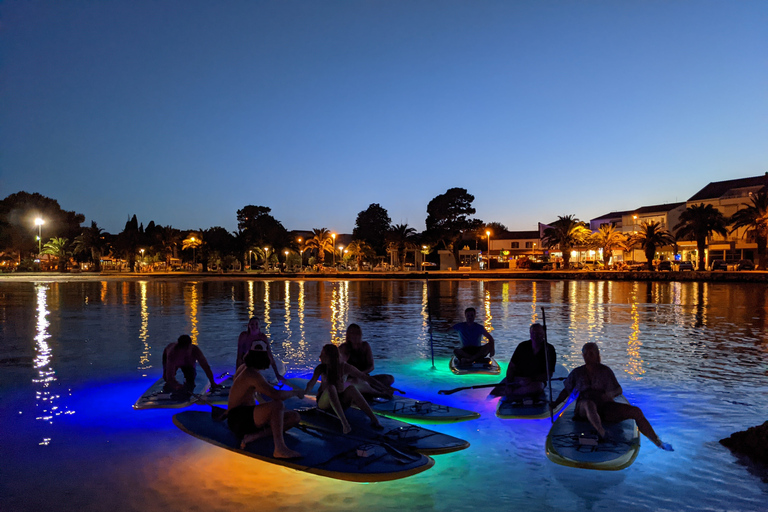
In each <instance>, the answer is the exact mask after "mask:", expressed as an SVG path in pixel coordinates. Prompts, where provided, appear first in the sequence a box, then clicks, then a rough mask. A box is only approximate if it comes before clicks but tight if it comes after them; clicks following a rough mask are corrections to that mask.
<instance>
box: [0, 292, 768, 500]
mask: <svg viewBox="0 0 768 512" xmlns="http://www.w3.org/2000/svg"><path fill="white" fill-rule="evenodd" d="M0 292H1V293H0V318H3V325H2V327H1V328H2V333H3V340H2V343H1V344H0V361H1V362H2V366H3V368H2V371H0V392H1V393H2V396H3V397H4V403H3V404H0V406H2V407H3V408H2V410H1V411H2V416H0V421H2V430H3V432H9V433H10V436H11V437H10V439H9V441H8V442H4V443H3V444H2V445H0V450H2V454H0V455H2V460H3V461H4V465H5V467H14V468H15V472H16V473H17V474H18V476H19V479H18V480H15V481H14V482H12V483H11V484H9V483H8V482H2V480H4V479H0V485H2V486H4V487H0V496H8V497H9V498H8V499H9V500H10V503H11V504H12V505H14V507H12V508H9V510H11V509H13V510H33V509H34V505H37V506H40V500H42V499H44V498H45V497H46V494H51V495H57V494H61V493H63V492H67V493H69V494H68V495H71V496H74V497H75V498H77V499H76V500H75V502H77V503H78V504H79V508H78V509H82V510H100V509H103V508H114V509H115V510H116V511H119V510H138V509H141V510H182V509H185V507H184V506H187V508H199V509H206V510H207V509H210V510H227V509H232V508H238V507H240V506H242V507H246V506H248V504H252V503H254V502H257V503H260V504H264V506H265V509H270V508H278V507H279V506H282V507H283V508H285V509H286V510H313V511H315V512H321V511H324V510H334V511H336V510H359V509H360V508H367V509H370V510H385V509H394V508H409V507H404V506H403V505H402V504H403V503H408V504H412V505H413V507H412V508H417V507H421V508H425V509H433V508H434V509H440V510H447V509H451V510H468V509H473V508H475V505H476V504H477V502H476V500H472V503H471V504H470V503H468V502H467V499H466V489H467V488H470V489H485V488H487V485H488V482H501V483H503V485H499V486H498V487H497V488H495V489H496V490H495V491H494V492H491V493H488V494H483V500H484V503H485V504H486V505H487V509H489V510H491V509H501V508H509V507H513V506H518V507H520V506H525V507H526V508H527V509H529V510H551V509H573V510H578V509H589V508H595V509H606V508H617V509H624V510H644V509H657V510H700V509H710V510H722V509H728V508H730V509H733V510H758V509H760V508H761V506H762V503H763V501H764V498H765V495H766V493H767V492H768V484H765V483H761V482H760V480H759V479H758V478H756V477H753V476H752V475H750V473H749V471H748V469H747V468H745V467H743V466H740V465H739V464H737V463H735V462H734V459H733V457H732V456H731V455H730V453H729V452H727V450H725V449H724V448H722V447H721V446H720V445H719V444H718V443H717V440H718V439H720V438H722V437H725V436H727V435H728V434H730V433H731V432H733V431H734V430H740V429H744V428H746V427H748V426H752V425H756V424H758V423H762V421H764V419H765V415H766V411H768V398H767V397H766V392H767V391H768V387H766V376H767V375H768V365H767V364H766V358H767V357H768V355H767V354H766V349H767V348H768V336H767V335H766V330H765V327H766V318H767V317H768V313H767V311H766V303H767V302H768V301H767V300H766V297H767V295H766V294H767V293H768V292H766V287H764V286H762V285H749V284H728V285H726V284H712V283H645V282H636V283H629V282H615V283H614V282H581V281H579V282H566V281H535V282H534V281H501V280H499V281H473V280H460V281H447V280H445V281H435V280H430V282H429V285H427V284H426V283H425V282H424V281H373V282H371V281H328V282H326V281H285V282H282V281H273V282H262V281H213V280H211V281H206V280H198V281H194V282H192V281H190V282H183V281H153V280H150V281H138V282H120V281H101V282H96V281H95V282H73V283H47V284H42V283H41V284H32V283H12V284H11V283H2V282H0ZM470 305H472V306H475V307H476V308H477V310H478V317H479V318H478V320H479V321H482V322H483V323H484V324H485V325H486V327H487V328H488V329H489V331H490V330H493V335H494V337H495V338H496V343H497V353H498V358H499V360H500V361H501V362H503V363H506V361H508V359H509V357H510V356H511V354H512V352H513V351H514V348H515V346H516V344H517V343H518V342H519V341H522V340H523V339H526V338H527V334H528V326H529V325H530V323H532V322H535V321H540V315H539V312H540V311H541V307H544V308H545V310H546V319H547V328H548V339H549V341H550V343H553V344H554V345H555V347H556V348H557V351H558V360H559V361H560V362H561V363H563V364H565V365H566V366H569V367H573V366H575V365H577V364H581V360H580V349H581V345H582V344H583V343H585V342H587V341H596V342H598V343H599V344H600V346H601V350H602V355H603V362H605V363H606V364H608V365H610V366H611V367H612V368H613V369H614V370H615V372H616V374H617V377H618V378H619V380H620V382H621V383H622V385H623V386H624V389H625V392H626V394H627V396H628V397H629V398H630V400H631V401H632V402H633V403H636V404H637V405H640V406H641V407H642V408H643V409H644V410H645V412H646V415H647V416H648V417H649V419H650V420H651V421H652V422H653V424H654V426H655V428H656V430H657V431H658V432H659V433H660V434H661V435H662V437H663V438H665V440H668V441H670V442H672V443H673V444H674V445H675V447H676V452H674V454H666V453H662V452H660V451H658V450H656V449H655V448H653V447H652V446H650V443H648V442H644V444H643V448H642V450H641V454H640V457H639V458H638V460H637V461H636V462H635V464H634V465H633V466H631V467H630V468H629V469H627V470H625V471H623V472H620V473H618V474H605V473H595V472H583V471H580V470H572V469H568V468H561V467H559V466H555V465H553V464H551V463H550V462H549V461H548V460H547V459H546V457H545V456H544V452H543V438H544V436H545V435H546V432H547V429H548V426H547V423H546V421H544V422H541V421H538V422H510V421H502V420H498V419H497V418H495V416H494V414H493V412H494V408H495V402H494V401H488V400H486V399H485V393H483V392H482V390H475V391H468V392H463V393H457V394H455V395H451V396H450V397H445V396H438V395H437V394H436V391H437V390H438V389H450V388H453V387H457V386H461V385H472V384H475V383H484V382H488V378H487V377H483V378H481V377H455V376H453V375H451V373H450V372H449V371H448V369H447V364H448V359H449V357H450V354H451V351H452V349H453V348H454V347H455V346H456V344H457V342H456V337H455V333H454V332H453V331H452V330H451V328H450V327H451V326H452V325H453V324H454V323H456V322H458V321H461V320H463V311H464V308H465V307H467V306H470ZM251 315H255V316H258V317H260V319H261V320H262V323H263V326H262V328H263V330H264V331H265V332H267V333H268V334H269V336H270V337H271V339H272V341H273V346H274V350H275V352H276V354H278V355H279V356H281V357H282V358H283V359H285V360H286V362H287V364H288V367H289V369H290V371H291V372H293V373H295V374H301V373H306V372H307V371H308V370H309V369H310V368H311V367H312V366H313V365H314V364H316V361H317V355H318V354H319V350H320V348H321V347H322V345H323V344H325V343H328V342H337V343H338V342H340V341H343V337H344V332H345V329H346V326H347V325H348V324H349V323H350V322H356V323H359V324H360V325H361V326H362V328H363V333H364V338H365V339H366V340H367V341H369V342H370V343H371V345H372V348H373V351H374V354H375V355H376V358H377V359H376V367H377V371H381V372H387V373H393V374H395V375H396V376H397V379H398V384H399V386H398V387H401V388H405V389H406V390H408V391H409V393H410V394H413V395H414V396H417V397H419V398H426V399H432V400H436V401H437V400H440V401H442V402H446V401H448V403H450V404H453V405H457V406H459V407H464V408H468V409H473V410H477V411H479V412H481V413H482V415H483V416H482V417H481V418H480V419H479V420H476V421H473V422H466V423H461V424H455V425H447V426H445V427H437V429H438V430H441V431H444V432H446V433H449V434H453V435H457V436H459V437H463V438H465V439H468V440H469V441H470V442H471V443H472V446H471V447H470V449H468V450H465V451H463V452H459V453H456V454H450V455H445V456H439V457H436V461H437V464H436V466H435V467H434V468H433V469H431V470H430V471H428V472H426V473H424V474H422V475H418V476H416V477H413V478H410V479H407V480H403V481H398V482H392V483H386V484H376V485H369V486H361V485H357V484H348V483H343V482H332V481H330V480H326V479H321V478H318V477H312V476H309V475H305V474H301V473H296V472H293V471H289V470H284V469H278V468H275V467H274V466H271V465H266V464H261V463H258V462H255V461H252V460H250V459H247V458H245V457H238V456H237V455H235V454H231V453H229V452H225V451H224V450H220V449H218V448H216V447H213V446H210V445H207V444H205V443H202V442H200V441H197V440H195V439H193V438H191V437H189V436H186V435H184V434H182V433H181V432H179V431H178V430H176V429H175V427H173V426H172V425H171V423H170V417H171V416H172V414H173V412H174V411H152V412H135V411H132V410H131V409H130V404H131V403H132V402H133V401H134V400H135V399H136V397H137V396H138V394H140V393H141V392H142V391H143V390H144V389H145V388H146V387H147V386H148V385H149V384H150V383H151V382H152V381H154V380H155V378H156V377H157V376H158V375H156V374H157V373H158V371H157V367H158V365H159V362H160V361H159V358H160V353H159V352H157V350H154V351H153V350H152V348H153V347H152V346H151V345H156V346H160V347H161V348H162V347H163V346H164V345H165V344H166V343H167V342H169V341H173V340H175V339H176V338H177V337H178V335H179V334H181V333H189V334H194V336H195V340H196V342H197V343H198V344H199V345H200V346H201V348H202V349H203V351H204V352H205V354H206V356H207V358H208V360H209V362H210V363H211V364H212V366H213V368H214V372H215V373H218V372H219V371H225V370H230V371H231V370H232V368H230V366H231V364H232V362H233V361H234V354H235V350H236V340H237V336H238V334H239V332H240V331H241V330H242V329H243V328H244V326H245V324H246V322H247V319H248V318H249V317H250V316H251ZM430 319H431V320H430ZM430 326H431V328H432V336H431V338H432V340H433V343H434V350H435V363H436V366H437V369H436V370H431V369H430V367H431V359H430V357H431V353H430ZM151 340H152V341H151ZM24 361H29V364H28V365H27V364H25V363H24ZM136 361H139V365H138V366H137V365H136ZM54 367H55V368H56V370H55V371H54ZM153 368H154V369H155V370H154V371H152V369H153ZM148 370H149V371H148ZM144 375H146V377H143V376H144ZM491 380H493V379H491ZM25 382H26V383H28V384H25ZM69 388H74V389H75V392H74V393H73V394H72V396H69V393H63V392H62V391H61V390H62V389H69ZM102 390H103V391H102ZM32 397H34V398H32ZM74 410H77V411H78V414H77V415H76V417H75V416H72V417H71V418H72V419H66V420H65V419H64V418H57V416H58V415H60V414H61V413H62V411H74ZM40 411H43V412H42V413H40ZM11 412H12V413H13V414H10V413H11ZM19 412H21V413H23V414H17V413H19ZM29 418H36V419H39V420H41V421H33V422H32V423H38V424H40V423H42V424H44V426H45V428H34V425H30V424H29V423H28V421H27V420H28V419H29ZM43 420H44V421H43ZM41 439H43V443H40V440H41ZM38 444H42V445H43V446H38ZM9 447H13V448H12V451H11V452H10V453H7V451H8V449H9ZM43 459H44V460H46V463H45V465H41V464H40V462H39V461H40V460H43ZM5 461H10V462H8V463H5ZM108 461H109V462H108ZM82 462H86V463H87V464H86V466H87V468H88V469H86V470H85V473H87V476H88V477H89V479H90V480H89V481H88V483H87V484H86V483H83V478H82V473H83V471H84V470H83V464H82ZM113 463H114V464H113ZM179 467H184V468H185V470H184V471H182V472H176V471H175V470H174V468H179ZM228 468H229V469H228ZM585 475H586V476H585ZM43 477H45V481H46V482H47V488H48V489H49V491H48V493H42V494H41V493H38V492H36V490H35V489H36V486H35V483H36V481H37V478H43ZM72 489H74V490H72ZM104 489H111V491H110V493H107V492H106V491H104ZM137 489H138V490H140V491H141V492H139V493H136V492H135V491H136V490H137ZM38 495H40V496H39V497H38ZM180 495H183V496H184V497H183V498H179V496H180ZM681 495H682V496H695V497H696V499H697V500H698V501H697V500H694V499H692V498H689V500H690V501H688V502H681V500H680V499H679V497H678V496H681ZM120 496H122V497H123V498H125V499H124V500H121V499H119V497H120ZM403 499H406V500H407V501H402V500H403ZM177 500H178V501H177ZM105 504H106V505H110V504H111V505H112V506H111V507H105ZM3 508H5V507H3ZM42 508H45V506H42Z"/></svg>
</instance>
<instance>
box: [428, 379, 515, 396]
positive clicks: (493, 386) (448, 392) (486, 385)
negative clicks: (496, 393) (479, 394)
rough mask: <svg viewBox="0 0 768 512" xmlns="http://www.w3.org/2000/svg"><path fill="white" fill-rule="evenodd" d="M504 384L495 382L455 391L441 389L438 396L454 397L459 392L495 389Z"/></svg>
mask: <svg viewBox="0 0 768 512" xmlns="http://www.w3.org/2000/svg"><path fill="white" fill-rule="evenodd" d="M500 384H504V383H503V382H494V383H493V384H478V385H477V386H464V387H461V388H455V389H441V390H440V391H438V392H437V394H438V395H452V394H454V393H456V392H458V391H464V390H465V389H480V388H495V387H496V386H498V385H500Z"/></svg>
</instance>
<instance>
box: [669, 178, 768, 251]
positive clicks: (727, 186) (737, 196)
mask: <svg viewBox="0 0 768 512" xmlns="http://www.w3.org/2000/svg"><path fill="white" fill-rule="evenodd" d="M764 190H768V173H765V174H763V175H761V176H753V177H751V178H739V179H735V180H726V181H715V182H712V183H709V184H708V185H707V186H706V187H704V188H702V189H701V190H699V191H698V192H696V194H694V195H693V196H691V198H690V199H688V201H686V206H693V205H697V204H704V205H707V204H711V205H712V206H713V207H715V208H717V209H718V210H719V211H720V212H721V213H722V214H723V215H724V216H725V217H726V218H730V217H731V216H732V215H733V214H734V213H736V212H737V211H738V210H740V209H742V208H744V207H746V206H749V205H751V204H752V202H751V200H750V197H751V196H752V194H756V193H758V192H760V191H764ZM745 231H746V230H745V229H739V230H737V231H736V232H734V233H729V234H728V235H726V236H721V235H717V234H715V235H713V236H712V237H711V238H710V239H709V240H708V243H707V249H706V250H707V254H706V255H705V261H706V262H707V266H708V265H709V262H710V261H712V260H716V259H721V260H725V261H726V262H732V263H735V262H737V261H739V260H742V259H744V260H753V261H754V260H755V259H756V258H757V244H755V243H753V242H749V241H748V240H747V239H746V237H745V236H744V232H745ZM679 245H680V247H681V250H682V251H685V252H687V253H690V255H691V258H690V259H691V260H696V252H697V251H696V242H693V241H691V242H680V243H679Z"/></svg>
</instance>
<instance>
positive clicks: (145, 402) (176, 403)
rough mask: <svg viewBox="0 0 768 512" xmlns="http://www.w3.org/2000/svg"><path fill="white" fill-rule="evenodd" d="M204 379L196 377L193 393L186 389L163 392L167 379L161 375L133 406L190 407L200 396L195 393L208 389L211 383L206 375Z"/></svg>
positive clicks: (141, 407)
mask: <svg viewBox="0 0 768 512" xmlns="http://www.w3.org/2000/svg"><path fill="white" fill-rule="evenodd" d="M198 377H199V376H198ZM203 379H204V380H203V381H200V382H198V381H199V380H200V379H199V378H198V379H196V381H195V389H194V390H193V391H192V394H190V393H187V392H184V391H174V392H172V393H169V392H163V387H164V386H165V380H163V378H162V377H161V378H160V379H158V380H157V381H156V382H155V383H154V384H152V385H151V386H150V387H149V389H147V390H146V391H145V392H144V393H143V394H142V395H141V396H140V397H139V399H138V400H136V403H135V404H133V408H134V409H158V408H181V407H188V406H190V405H192V404H194V403H195V402H197V400H198V398H197V396H195V395H197V394H201V393H205V392H207V391H208V388H209V386H210V383H209V382H208V379H206V378H205V377H203Z"/></svg>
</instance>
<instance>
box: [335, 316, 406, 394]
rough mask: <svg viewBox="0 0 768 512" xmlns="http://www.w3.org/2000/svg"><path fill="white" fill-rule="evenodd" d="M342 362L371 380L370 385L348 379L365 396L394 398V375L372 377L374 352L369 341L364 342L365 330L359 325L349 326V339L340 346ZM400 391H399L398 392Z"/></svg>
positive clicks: (354, 379)
mask: <svg viewBox="0 0 768 512" xmlns="http://www.w3.org/2000/svg"><path fill="white" fill-rule="evenodd" d="M339 356H340V357H341V361H342V362H344V363H347V364H350V365H352V366H354V367H355V368H357V369H358V370H360V371H361V372H362V373H364V374H366V375H368V376H369V377H370V378H371V381H370V383H368V382H367V381H365V380H361V379H356V378H354V377H352V376H350V377H348V379H347V383H348V384H353V385H354V386H355V387H356V388H357V389H358V391H360V393H363V394H364V395H374V396H385V397H392V391H393V388H391V386H392V384H394V382H395V378H394V377H393V376H392V375H387V374H381V375H371V372H372V371H373V352H372V351H371V346H370V345H369V344H368V342H367V341H363V330H362V329H361V328H360V326H359V325H357V324H349V327H347V337H346V340H345V341H344V343H342V344H341V345H339ZM397 391H399V390H397Z"/></svg>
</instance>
